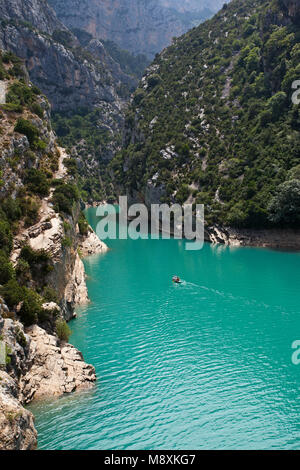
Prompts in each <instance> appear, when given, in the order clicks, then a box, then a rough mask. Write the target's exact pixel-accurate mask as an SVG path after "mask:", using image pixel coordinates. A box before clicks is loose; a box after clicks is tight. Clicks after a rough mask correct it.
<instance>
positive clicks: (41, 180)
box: [24, 168, 50, 197]
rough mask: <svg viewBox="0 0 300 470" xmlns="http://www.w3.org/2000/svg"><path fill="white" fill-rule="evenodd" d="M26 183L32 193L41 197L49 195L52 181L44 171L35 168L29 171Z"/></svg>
mask: <svg viewBox="0 0 300 470" xmlns="http://www.w3.org/2000/svg"><path fill="white" fill-rule="evenodd" d="M24 181H25V184H26V185H27V188H28V190H29V191H31V192H32V193H34V194H38V195H39V196H41V197H46V196H48V195H49V190H50V181H49V179H48V178H47V176H46V175H45V173H43V172H42V171H40V170H37V169H35V168H31V169H30V170H27V172H26V176H25V180H24Z"/></svg>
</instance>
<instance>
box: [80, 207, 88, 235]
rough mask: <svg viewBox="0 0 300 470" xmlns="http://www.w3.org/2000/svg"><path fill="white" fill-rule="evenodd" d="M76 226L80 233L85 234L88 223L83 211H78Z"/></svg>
mask: <svg viewBox="0 0 300 470" xmlns="http://www.w3.org/2000/svg"><path fill="white" fill-rule="evenodd" d="M78 227H79V232H80V234H81V235H87V234H88V232H89V223H88V221H87V220H86V218H85V215H84V213H83V212H80V215H79V218H78Z"/></svg>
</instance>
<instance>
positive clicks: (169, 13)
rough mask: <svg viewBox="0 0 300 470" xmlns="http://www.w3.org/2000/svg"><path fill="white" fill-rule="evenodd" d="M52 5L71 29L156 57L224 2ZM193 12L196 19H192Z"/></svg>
mask: <svg viewBox="0 0 300 470" xmlns="http://www.w3.org/2000/svg"><path fill="white" fill-rule="evenodd" d="M49 3H50V5H51V6H52V7H53V8H54V9H55V11H56V13H57V15H58V17H59V18H60V20H61V21H63V23H64V24H65V25H67V26H68V27H69V28H79V29H82V30H85V31H87V32H89V33H90V34H92V35H93V36H94V37H95V38H98V39H110V40H112V41H114V42H116V43H117V44H118V45H119V46H120V47H122V48H123V49H127V50H129V51H131V52H133V53H135V54H139V53H142V54H145V55H147V56H148V57H153V56H154V55H155V54H156V53H157V52H160V51H161V50H162V49H163V48H164V47H166V46H167V45H169V44H170V43H171V40H172V38H173V37H174V36H180V35H181V34H183V33H184V32H185V31H187V30H188V29H190V28H192V27H193V26H194V25H195V24H197V23H199V22H200V21H201V20H202V19H204V18H207V17H208V16H209V14H210V13H211V10H214V9H215V7H216V8H217V7H218V6H219V5H220V3H221V2H220V0H214V1H212V0H211V1H206V0H195V1H194V2H193V5H191V3H192V2H190V1H189V0H184V1H183V2H182V1H176V2H174V1H173V0H172V1H166V0H145V1H144V0H101V1H99V0H64V1H63V2H62V1H61V0H49ZM223 3H224V2H223ZM196 4H197V5H196ZM196 6H197V8H196ZM191 11H193V15H190V16H189V15H188V14H187V13H189V12H191ZM196 12H197V13H198V14H197V13H196Z"/></svg>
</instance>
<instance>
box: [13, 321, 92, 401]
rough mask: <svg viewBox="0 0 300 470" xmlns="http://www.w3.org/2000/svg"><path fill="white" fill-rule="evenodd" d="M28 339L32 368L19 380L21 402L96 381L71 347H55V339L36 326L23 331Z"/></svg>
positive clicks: (80, 357)
mask: <svg viewBox="0 0 300 470" xmlns="http://www.w3.org/2000/svg"><path fill="white" fill-rule="evenodd" d="M27 334H28V335H29V337H30V353H29V354H30V358H31V361H32V366H31V368H30V370H29V371H28V372H27V373H26V374H25V375H24V376H23V377H22V378H21V385H20V387H21V393H22V396H23V399H24V402H25V403H29V402H30V401H32V400H33V399H38V398H46V397H55V396H61V395H63V394H64V393H71V392H74V391H75V390H80V389H84V388H89V387H91V386H92V385H93V383H94V382H95V380H96V375H95V369H94V367H93V366H91V365H88V364H86V363H85V362H84V360H83V357H82V354H81V353H80V352H79V351H78V350H77V349H76V348H74V346H72V345H71V344H62V345H60V344H59V340H58V339H57V337H55V336H51V335H49V334H47V333H46V331H45V330H43V329H42V328H40V327H38V326H37V325H34V326H32V327H31V328H29V329H28V330H27Z"/></svg>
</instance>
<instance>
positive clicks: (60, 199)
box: [52, 182, 79, 215]
mask: <svg viewBox="0 0 300 470" xmlns="http://www.w3.org/2000/svg"><path fill="white" fill-rule="evenodd" d="M52 201H53V204H54V206H55V209H56V210H57V211H59V212H64V213H66V214H69V215H72V208H73V204H74V202H77V201H79V191H78V188H77V187H76V186H75V184H71V183H63V182H58V185H57V186H56V188H55V190H54V193H53V198H52Z"/></svg>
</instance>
